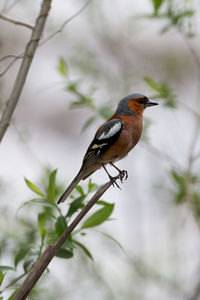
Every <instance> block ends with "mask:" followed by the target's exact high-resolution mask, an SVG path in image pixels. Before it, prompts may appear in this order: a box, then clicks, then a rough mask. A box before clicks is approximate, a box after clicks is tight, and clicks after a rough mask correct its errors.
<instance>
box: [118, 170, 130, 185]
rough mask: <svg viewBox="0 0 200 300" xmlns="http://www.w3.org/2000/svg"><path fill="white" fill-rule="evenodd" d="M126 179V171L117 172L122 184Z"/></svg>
mask: <svg viewBox="0 0 200 300" xmlns="http://www.w3.org/2000/svg"><path fill="white" fill-rule="evenodd" d="M127 178H128V172H127V171H126V170H121V171H120V172H119V179H120V181H121V183H123V180H126V179H127Z"/></svg>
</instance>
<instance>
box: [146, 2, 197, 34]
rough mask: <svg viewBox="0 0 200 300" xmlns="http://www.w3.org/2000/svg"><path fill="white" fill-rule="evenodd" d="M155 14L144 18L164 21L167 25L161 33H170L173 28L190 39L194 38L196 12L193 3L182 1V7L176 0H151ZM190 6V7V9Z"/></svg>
mask: <svg viewBox="0 0 200 300" xmlns="http://www.w3.org/2000/svg"><path fill="white" fill-rule="evenodd" d="M151 2H152V5H153V13H152V14H150V15H145V16H144V17H147V18H152V19H159V20H160V19H161V20H162V19H163V20H166V21H167V24H166V25H164V27H163V28H162V29H161V33H162V34H163V33H166V32H168V31H169V30H170V29H171V28H172V27H175V28H177V29H178V30H180V31H181V32H183V33H184V34H186V35H187V36H188V37H193V36H194V30H193V26H192V23H193V22H194V19H193V17H194V15H195V10H194V9H193V7H192V1H191V2H190V3H189V1H182V5H180V3H177V1H175V0H172V1H171V0H151ZM188 6H190V7H189V8H188Z"/></svg>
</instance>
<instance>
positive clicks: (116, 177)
mask: <svg viewBox="0 0 200 300" xmlns="http://www.w3.org/2000/svg"><path fill="white" fill-rule="evenodd" d="M109 178H110V182H111V183H112V185H113V187H114V186H115V185H116V187H118V189H120V190H121V188H120V186H119V184H118V183H117V182H116V180H117V179H118V178H120V177H118V176H115V177H113V176H111V175H109ZM120 180H121V178H120Z"/></svg>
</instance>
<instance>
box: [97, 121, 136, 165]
mask: <svg viewBox="0 0 200 300" xmlns="http://www.w3.org/2000/svg"><path fill="white" fill-rule="evenodd" d="M113 117H114V116H113ZM118 119H121V120H122V121H123V129H122V131H121V133H120V135H119V137H118V139H117V140H116V142H115V143H114V144H113V145H112V146H110V148H109V149H107V151H106V152H105V153H104V154H103V155H102V163H109V162H114V161H117V160H120V159H122V158H123V157H125V156H126V155H127V154H128V153H129V151H131V150H132V149H133V148H134V147H135V145H136V144H137V143H138V141H139V139H140V137H141V134H142V116H139V115H138V116H123V115H122V116H120V117H118Z"/></svg>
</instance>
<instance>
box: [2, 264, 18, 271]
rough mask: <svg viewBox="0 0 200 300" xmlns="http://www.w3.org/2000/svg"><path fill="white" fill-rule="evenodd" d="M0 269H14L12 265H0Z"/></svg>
mask: <svg viewBox="0 0 200 300" xmlns="http://www.w3.org/2000/svg"><path fill="white" fill-rule="evenodd" d="M0 271H15V269H14V268H13V267H10V266H4V265H0Z"/></svg>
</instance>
